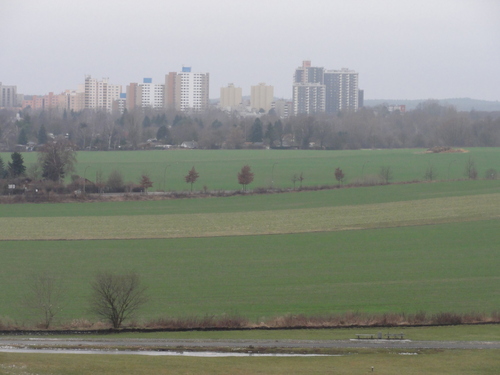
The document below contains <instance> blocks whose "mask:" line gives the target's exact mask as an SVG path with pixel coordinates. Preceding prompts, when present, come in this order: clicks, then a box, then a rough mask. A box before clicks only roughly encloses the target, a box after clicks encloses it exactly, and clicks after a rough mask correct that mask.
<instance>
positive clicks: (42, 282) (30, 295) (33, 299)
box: [22, 272, 66, 329]
mask: <svg viewBox="0 0 500 375" xmlns="http://www.w3.org/2000/svg"><path fill="white" fill-rule="evenodd" d="M26 287H27V291H26V294H25V295H24V296H23V299H22V304H23V306H24V307H25V308H27V309H29V310H31V311H32V312H33V313H34V314H35V315H36V316H37V317H41V320H42V321H41V323H42V325H43V327H44V328H46V329H47V328H49V327H50V325H51V324H52V322H53V320H54V318H55V316H56V315H57V314H58V313H60V312H61V310H62V307H63V301H64V299H65V296H66V292H65V289H64V287H63V284H62V283H61V282H60V280H58V278H57V277H56V276H54V275H53V274H51V273H49V272H40V273H36V274H33V275H31V276H30V277H29V278H28V280H27V282H26Z"/></svg>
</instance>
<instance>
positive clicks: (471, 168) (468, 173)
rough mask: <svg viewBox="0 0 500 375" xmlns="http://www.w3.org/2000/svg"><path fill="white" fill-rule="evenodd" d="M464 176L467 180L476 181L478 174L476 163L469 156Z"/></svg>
mask: <svg viewBox="0 0 500 375" xmlns="http://www.w3.org/2000/svg"><path fill="white" fill-rule="evenodd" d="M464 175H465V177H467V178H468V179H469V180H476V179H477V175H478V173H477V169H476V162H475V161H474V159H473V158H471V157H470V156H469V159H467V162H466V163H465V169H464Z"/></svg>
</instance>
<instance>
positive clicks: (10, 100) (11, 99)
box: [0, 82, 18, 108]
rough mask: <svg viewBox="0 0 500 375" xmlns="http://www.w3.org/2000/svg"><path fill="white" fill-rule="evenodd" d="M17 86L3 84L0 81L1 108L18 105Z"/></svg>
mask: <svg viewBox="0 0 500 375" xmlns="http://www.w3.org/2000/svg"><path fill="white" fill-rule="evenodd" d="M17 96H18V95H17V86H7V85H2V82H0V108H13V107H17Z"/></svg>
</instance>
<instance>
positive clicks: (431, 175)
mask: <svg viewBox="0 0 500 375" xmlns="http://www.w3.org/2000/svg"><path fill="white" fill-rule="evenodd" d="M436 177H437V173H436V171H435V170H434V166H433V165H432V164H429V166H428V167H427V169H426V170H425V174H424V178H425V179H426V180H427V181H432V180H435V179H436Z"/></svg>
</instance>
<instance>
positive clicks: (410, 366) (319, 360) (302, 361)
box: [0, 349, 500, 375]
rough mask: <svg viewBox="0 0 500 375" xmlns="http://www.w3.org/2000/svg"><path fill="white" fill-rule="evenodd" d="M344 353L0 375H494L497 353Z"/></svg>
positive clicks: (125, 361)
mask: <svg viewBox="0 0 500 375" xmlns="http://www.w3.org/2000/svg"><path fill="white" fill-rule="evenodd" d="M406 352H407V351H404V350H384V349H379V350H349V351H339V353H338V354H340V356H333V357H309V358H279V357H250V358H230V357H229V358H193V357H185V358H182V357H175V356H174V357H159V356H153V357H152V356H138V355H111V356H106V355H81V354H80V355H78V354H20V353H0V374H19V375H21V374H26V373H36V374H40V375H46V374H53V375H57V374H61V375H62V374H75V375H84V374H97V373H98V374H103V375H112V374H138V373H147V374H172V373H175V374H193V373H194V374H218V375H219V374H325V373H331V372H333V373H335V374H364V373H368V372H370V371H371V368H372V367H373V368H374V372H376V373H383V374H388V375H391V374H394V375H415V374H422V373H425V374H436V375H438V374H439V375H443V374H450V375H452V374H453V375H456V374H464V375H476V374H477V375H479V374H480V375H485V374H486V375H487V374H491V375H496V374H497V373H498V368H499V366H500V360H499V357H498V351H497V350H417V351H415V350H412V351H411V352H412V353H416V355H415V354H414V355H401V354H402V353H406Z"/></svg>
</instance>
